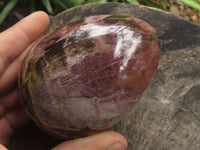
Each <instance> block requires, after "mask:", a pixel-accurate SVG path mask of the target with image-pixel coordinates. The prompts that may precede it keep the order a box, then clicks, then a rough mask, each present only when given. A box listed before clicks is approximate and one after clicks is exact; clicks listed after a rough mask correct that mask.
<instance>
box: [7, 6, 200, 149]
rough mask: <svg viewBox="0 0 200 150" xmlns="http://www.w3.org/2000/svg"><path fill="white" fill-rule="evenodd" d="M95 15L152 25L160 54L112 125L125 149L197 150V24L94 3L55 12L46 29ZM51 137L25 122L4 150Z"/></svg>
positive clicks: (199, 54) (199, 127)
mask: <svg viewBox="0 0 200 150" xmlns="http://www.w3.org/2000/svg"><path fill="white" fill-rule="evenodd" d="M77 12H79V13H77ZM98 14H126V15H130V16H133V17H137V18H140V19H143V20H145V21H147V22H148V23H149V24H151V25H152V26H153V27H154V28H155V29H156V31H157V33H158V35H159V38H160V40H161V58H160V62H159V66H158V70H157V72H156V75H155V77H154V79H153V82H152V84H151V85H150V87H149V88H148V89H147V90H146V93H145V94H144V95H143V97H142V100H141V101H140V102H139V103H138V104H137V105H136V106H135V107H134V109H133V111H132V112H131V113H130V115H129V116H128V117H127V118H125V119H124V120H123V121H122V122H120V123H119V124H118V125H117V126H115V127H114V128H113V129H114V130H116V131H118V132H120V133H122V134H123V135H124V136H125V137H126V138H127V140H128V142H129V147H128V150H133V149H137V150H151V149H153V150H169V149H170V150H179V149H181V150H188V149H190V150H197V149H200V135H199V133H200V109H199V108H200V95H199V91H200V44H199V41H200V27H199V26H197V25H195V24H193V23H191V22H188V21H185V20H183V19H181V18H179V17H176V16H173V15H171V14H169V13H166V12H162V11H159V10H156V9H151V8H147V7H143V6H133V5H127V4H118V3H109V4H104V3H101V4H100V3H99V4H89V5H85V6H82V7H76V8H73V9H71V10H69V11H66V12H64V13H62V14H60V15H58V16H57V17H55V18H54V20H52V25H51V26H50V29H52V28H55V27H56V26H57V24H58V25H62V24H63V23H64V22H66V21H70V20H73V19H78V18H80V17H83V16H90V15H98ZM22 131H23V133H22ZM32 135H34V136H32ZM30 136H31V137H30ZM27 137H30V139H29V145H27V144H26V140H27ZM22 141H23V142H22ZM38 141H40V143H48V144H45V146H44V145H40V146H41V148H40V146H35V144H34V143H38ZM53 141H55V139H53V138H50V137H49V139H46V138H45V135H44V133H42V132H41V131H40V130H38V129H37V128H36V127H34V126H33V125H32V126H30V125H29V126H26V127H25V128H23V129H21V131H19V132H17V133H16V134H15V135H14V136H13V139H12V141H11V143H10V150H12V149H13V150H18V149H19V150H23V149H24V150H25V149H26V150H31V149H34V150H35V149H38V150H40V149H41V150H44V149H45V147H46V149H49V147H51V146H54V144H56V143H57V142H59V141H55V142H54V143H53ZM38 145H39V144H38ZM34 146H35V147H34Z"/></svg>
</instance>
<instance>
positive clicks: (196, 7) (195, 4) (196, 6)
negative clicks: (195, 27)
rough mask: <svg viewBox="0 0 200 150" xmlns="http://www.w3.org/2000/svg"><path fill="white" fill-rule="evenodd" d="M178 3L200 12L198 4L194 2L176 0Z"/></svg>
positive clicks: (190, 0)
mask: <svg viewBox="0 0 200 150" xmlns="http://www.w3.org/2000/svg"><path fill="white" fill-rule="evenodd" d="M178 1H180V2H183V3H185V4H187V5H188V6H191V7H193V8H195V9H197V10H198V11H199V12H200V4H199V3H197V2H196V1H194V0H178Z"/></svg>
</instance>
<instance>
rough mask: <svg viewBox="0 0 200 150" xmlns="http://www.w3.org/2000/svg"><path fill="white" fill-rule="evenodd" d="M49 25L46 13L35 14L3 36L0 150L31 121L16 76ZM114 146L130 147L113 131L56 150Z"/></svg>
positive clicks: (95, 149)
mask: <svg viewBox="0 0 200 150" xmlns="http://www.w3.org/2000/svg"><path fill="white" fill-rule="evenodd" d="M48 24H49V17H48V15H47V14H46V13H44V12H41V11H40V12H35V13H33V14H31V15H30V16H28V17H26V18H24V19H23V20H21V21H20V22H18V23H17V24H15V25H14V26H13V27H11V28H9V29H7V30H6V31H4V32H2V33H0V45H1V46H0V150H7V148H6V146H7V145H8V143H9V140H10V138H11V136H12V134H13V133H14V131H15V130H16V129H19V128H21V127H23V126H24V125H25V124H26V123H27V122H28V121H29V118H28V116H27V115H26V114H25V113H24V111H23V109H22V107H21V105H20V102H19V94H18V90H17V76H18V70H19V67H20V64H21V62H22V60H23V57H24V54H25V50H26V49H28V48H27V47H28V46H29V45H31V43H32V42H33V41H34V40H35V39H36V38H37V37H39V36H40V35H41V33H42V32H44V30H45V29H46V27H47V26H48ZM115 143H121V144H122V145H123V147H124V149H125V148H126V147H127V141H126V139H125V138H124V137H123V136H122V135H120V134H119V133H116V132H114V131H105V132H102V133H99V134H96V135H93V136H89V137H85V138H80V139H76V140H71V141H65V142H63V143H61V144H59V145H57V146H56V147H55V148H53V150H77V149H82V150H90V149H91V150H106V149H108V148H109V147H110V146H111V145H113V144H115Z"/></svg>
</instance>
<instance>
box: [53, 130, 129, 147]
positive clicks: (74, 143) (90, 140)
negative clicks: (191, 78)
mask: <svg viewBox="0 0 200 150" xmlns="http://www.w3.org/2000/svg"><path fill="white" fill-rule="evenodd" d="M126 147H127V141H126V139H125V138H124V137H123V136H122V135H120V134H119V133H117V132H114V131H106V132H102V133H99V134H96V135H93V136H89V137H85V138H80V139H76V140H71V141H66V142H63V143H61V144H59V145H57V146H56V147H55V148H53V149H52V150H79V149H81V150H125V148H126Z"/></svg>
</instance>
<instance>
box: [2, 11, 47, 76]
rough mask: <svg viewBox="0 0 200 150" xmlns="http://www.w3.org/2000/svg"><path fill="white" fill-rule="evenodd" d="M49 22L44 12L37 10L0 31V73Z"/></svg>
mask: <svg viewBox="0 0 200 150" xmlns="http://www.w3.org/2000/svg"><path fill="white" fill-rule="evenodd" d="M48 24H49V17H48V15H47V14H46V13H44V12H42V11H39V12H35V13H33V14H31V15H29V16H28V17H26V18H24V19H23V20H21V21H20V22H18V23H17V24H15V25H14V26H13V27H11V28H9V29H8V30H6V31H4V32H2V33H0V75H1V74H2V73H3V72H4V70H5V68H6V67H7V66H8V65H9V64H10V63H11V62H12V61H13V60H14V59H15V58H17V57H18V56H19V55H20V54H21V53H22V52H23V50H24V49H25V48H26V47H27V46H28V45H29V44H30V43H31V42H33V40H35V39H36V38H37V37H38V36H40V34H41V33H42V32H44V30H45V29H46V28H47V26H48Z"/></svg>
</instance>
